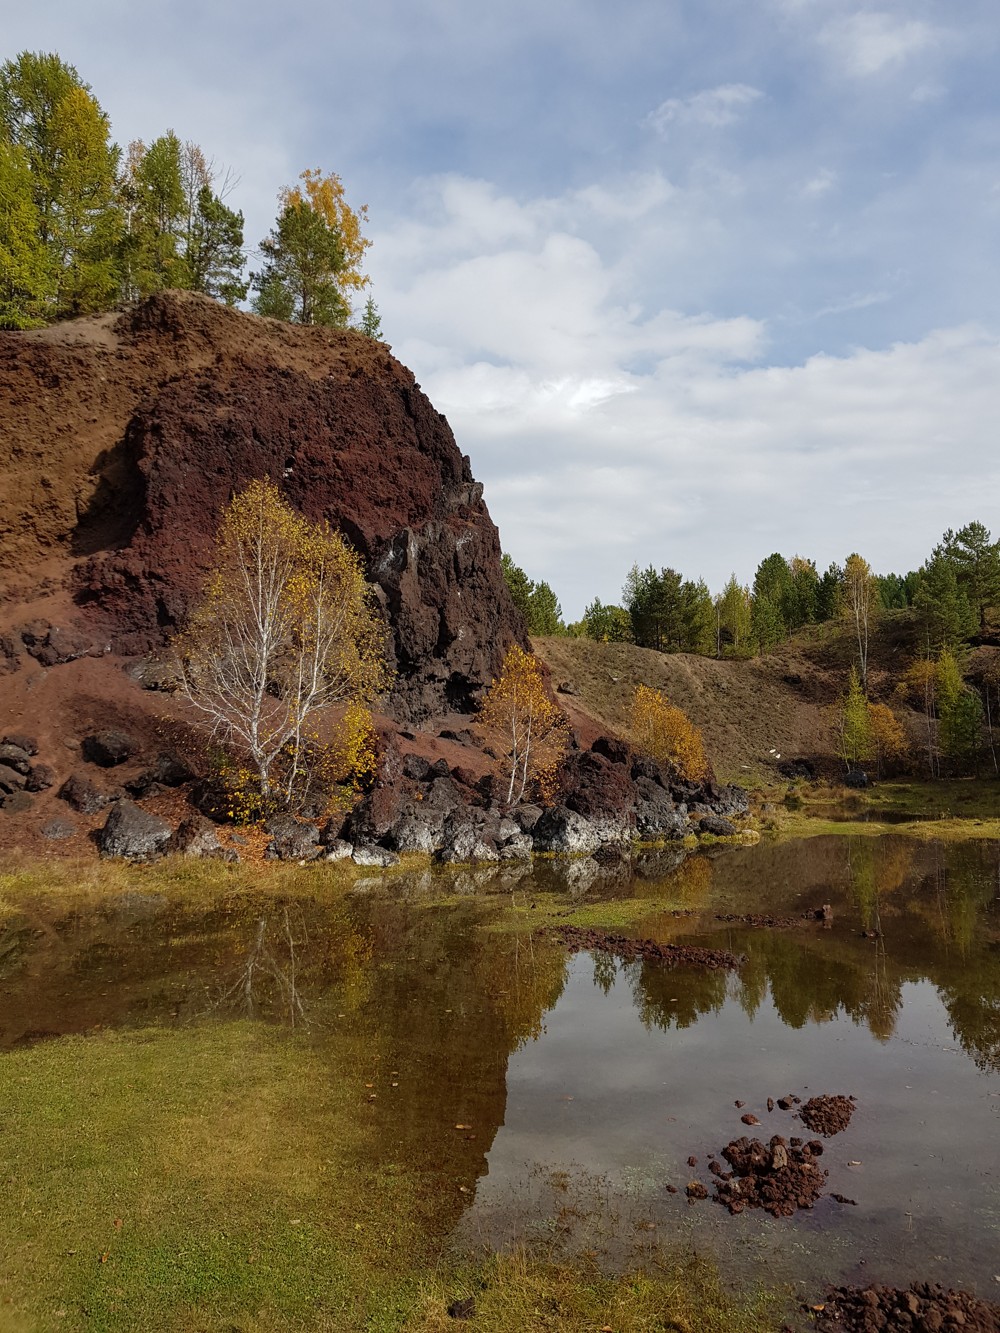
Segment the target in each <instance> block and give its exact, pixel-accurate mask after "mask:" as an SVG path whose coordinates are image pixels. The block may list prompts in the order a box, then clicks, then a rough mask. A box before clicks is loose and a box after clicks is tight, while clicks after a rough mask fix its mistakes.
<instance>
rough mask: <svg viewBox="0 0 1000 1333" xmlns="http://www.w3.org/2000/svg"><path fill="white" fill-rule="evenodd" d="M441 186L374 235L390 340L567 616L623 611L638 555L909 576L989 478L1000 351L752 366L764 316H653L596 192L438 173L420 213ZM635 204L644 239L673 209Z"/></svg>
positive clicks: (724, 569)
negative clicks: (775, 559) (855, 562)
mask: <svg viewBox="0 0 1000 1333" xmlns="http://www.w3.org/2000/svg"><path fill="white" fill-rule="evenodd" d="M435 191H436V192H437V194H436V199H437V202H436V205H435V207H434V209H432V210H431V212H430V213H429V214H428V216H427V217H426V218H425V219H422V220H420V221H414V220H413V219H412V218H411V219H409V220H408V221H407V222H405V223H403V224H401V225H400V227H399V229H398V230H399V232H400V234H402V235H403V236H404V237H405V244H399V243H398V238H397V237H396V236H395V235H394V234H393V233H390V234H388V235H384V236H380V237H379V240H378V247H377V248H378V251H379V252H380V254H381V261H382V265H383V266H382V268H381V270H380V273H379V276H378V289H379V293H380V297H381V298H383V300H384V306H383V311H384V314H385V317H386V321H387V325H388V326H389V327H390V328H392V329H394V330H396V331H397V333H398V336H396V337H395V338H394V342H395V343H396V348H395V350H396V352H397V354H399V355H400V356H401V358H402V359H403V360H404V361H406V362H407V363H408V364H410V365H411V366H412V367H413V368H414V370H415V372H416V373H417V376H418V379H421V380H422V381H423V386H424V388H425V390H426V391H427V392H428V394H429V395H430V397H431V400H432V401H433V402H434V403H435V405H436V406H437V407H438V408H439V410H441V411H443V412H445V413H446V415H447V416H448V418H449V420H450V422H451V425H452V427H453V429H454V431H455V434H456V437H457V439H458V442H459V445H460V447H461V448H462V450H463V452H468V453H470V454H471V456H472V458H473V463H474V468H475V472H476V475H477V477H479V478H480V479H481V480H483V481H484V482H485V483H486V498H487V502H488V504H489V505H490V508H491V512H492V514H493V517H494V520H495V521H496V522H497V523H498V525H499V527H500V530H501V534H502V538H503V543H504V547H505V549H507V550H510V551H511V552H512V553H513V554H514V556H515V559H517V561H518V563H519V564H521V565H522V566H523V567H524V568H525V569H526V570H528V572H529V573H530V574H532V575H533V576H534V577H543V578H546V579H548V581H549V582H550V583H551V584H552V586H553V587H554V588H555V589H556V591H557V593H558V594H559V596H560V597H561V599H562V601H563V606H564V610H565V611H566V612H567V613H568V614H569V615H571V616H576V615H578V614H579V613H580V611H581V610H582V608H583V606H584V604H585V603H586V602H587V601H589V600H591V599H592V598H593V597H594V596H595V595H596V596H600V597H601V598H602V599H604V600H615V599H617V597H618V595H619V592H620V587H621V582H622V580H623V579H624V576H625V574H626V572H627V570H628V568H629V566H630V565H631V564H632V563H633V561H636V560H638V561H639V562H640V563H646V562H649V561H652V562H654V563H660V564H673V565H675V566H677V567H678V568H680V569H682V570H683V571H684V572H685V573H686V574H689V575H691V576H704V577H706V578H707V579H708V580H709V583H710V584H711V585H712V586H713V588H719V587H721V586H722V584H723V582H724V581H725V579H726V577H727V576H728V574H729V572H730V571H731V570H733V569H735V570H736V571H737V573H738V574H739V575H740V577H741V578H743V579H749V578H750V577H752V574H753V570H754V568H755V566H756V564H757V563H758V562H759V561H760V559H762V558H763V557H764V556H765V555H767V554H768V553H769V552H770V551H772V550H782V551H784V552H785V553H786V554H792V553H794V552H801V553H802V554H805V555H809V556H812V557H814V558H815V559H816V560H817V562H818V563H819V564H820V565H821V566H825V565H826V564H829V562H830V561H831V560H833V559H838V560H841V561H842V560H843V558H844V557H845V555H846V554H847V552H848V551H850V550H853V549H857V550H860V551H862V553H864V554H865V555H866V556H867V557H868V558H869V559H870V560H871V561H872V562H873V564H874V565H875V566H876V567H877V568H879V569H881V570H888V569H903V570H905V569H907V568H910V567H913V566H915V565H916V564H919V563H920V561H921V560H922V559H923V558H924V556H925V555H926V552H927V551H928V550H929V549H930V546H931V545H932V544H933V542H934V541H935V540H936V539H937V538H938V537H939V536H940V533H941V532H942V531H943V530H944V528H945V527H948V526H960V525H961V524H962V523H965V522H967V521H968V520H969V519H970V518H973V517H976V516H977V498H978V497H979V496H980V495H982V494H989V493H991V489H992V488H994V487H995V486H996V485H997V483H998V482H1000V459H998V460H997V462H996V463H995V464H994V463H993V462H992V461H991V460H993V458H994V457H995V451H994V450H993V447H992V425H991V423H992V422H994V421H995V420H996V419H997V417H998V416H1000V337H997V336H995V335H993V334H991V333H989V332H987V331H984V330H982V329H980V328H978V327H975V326H962V327H959V328H954V329H943V330H941V331H939V332H936V333H932V334H928V335H927V336H925V337H918V338H915V339H913V340H912V341H908V342H899V343H896V344H894V345H892V346H890V347H889V348H887V349H885V350H881V351H880V350H870V349H865V348H861V349H858V350H855V351H852V352H848V353H846V354H844V355H841V356H829V355H815V356H811V357H809V358H807V359H806V360H805V361H804V362H803V363H802V364H799V365H788V366H782V365H770V366H768V365H765V364H763V361H762V358H763V354H764V352H765V350H766V347H767V329H766V327H765V326H764V325H763V324H762V323H761V322H760V321H758V320H753V319H749V318H747V317H745V316H743V317H735V318H720V317H713V316H712V315H710V314H707V313H703V314H698V315H691V314H686V313H683V312H679V311H677V310H672V309H670V308H668V307H665V306H664V307H659V308H658V307H655V306H654V307H653V308H648V299H647V300H646V301H643V300H642V299H641V298H642V296H643V292H642V285H641V276H640V277H639V278H637V276H636V275H637V274H639V275H641V273H642V271H643V262H642V254H641V253H640V255H639V257H638V258H636V257H635V256H631V257H630V261H629V262H627V263H626V262H625V261H624V260H623V258H622V255H621V254H620V253H619V252H618V251H617V250H616V249H615V248H614V246H612V245H610V244H609V243H608V242H607V239H606V233H605V232H604V230H603V224H604V222H605V221H606V220H607V219H606V218H604V217H602V212H601V209H600V208H595V207H594V199H595V198H601V199H603V198H605V197H607V198H615V197H617V193H616V191H615V190H614V189H613V188H612V187H610V186H608V185H604V186H602V187H601V188H600V189H597V187H594V188H591V189H586V188H584V189H577V190H574V191H571V192H568V193H567V194H565V195H563V196H558V197H548V198H532V199H526V200H523V201H517V200H515V199H514V198H512V197H511V196H503V195H500V194H499V193H497V192H495V191H491V190H490V189H489V188H488V187H483V185H482V183H481V182H466V181H463V180H462V179H460V178H454V179H451V180H450V181H449V182H447V185H446V186H445V184H444V183H442V182H438V183H437V184H436V185H435V184H429V185H428V186H427V192H426V196H425V202H428V203H429V202H430V200H431V199H432V197H433V196H434V195H435ZM639 197H642V190H641V189H637V191H636V198H639ZM650 198H651V199H652V200H653V201H654V202H652V203H650V205H649V209H648V212H649V213H650V222H651V228H652V231H653V232H655V230H656V222H657V219H658V217H659V216H660V214H659V213H658V211H657V210H658V209H662V210H663V213H664V214H673V213H674V212H676V211H677V209H678V208H679V207H680V206H681V204H683V203H685V202H689V201H686V200H685V196H684V195H683V193H682V192H679V191H673V192H671V191H664V190H659V189H654V190H652V191H651V194H650ZM491 200H495V201H496V205H497V213H498V221H497V224H496V226H495V227H491V226H489V225H488V224H487V222H486V221H484V218H483V217H482V215H481V210H482V209H484V208H485V209H487V210H488V209H489V208H490V206H491ZM657 201H658V202H657ZM639 212H640V214H642V216H645V214H644V213H642V210H641V209H640V210H639ZM439 224H440V225H439ZM691 225H692V226H693V227H694V226H696V225H697V223H696V220H692V222H691ZM442 228H443V231H444V233H445V239H444V241H442V237H441V230H442ZM613 234H617V233H616V232H614V229H613ZM483 236H485V237H488V238H489V243H488V244H487V245H485V246H484V247H483V248H481V249H480V250H479V253H473V251H474V250H475V249H476V246H475V244H474V238H476V237H483ZM632 241H633V243H634V244H639V239H638V237H633V238H632ZM626 248H628V247H626ZM651 253H652V252H650V254H651ZM390 256H391V257H392V262H391V263H389V262H388V258H389V257H390ZM648 259H649V255H647V261H648ZM848 290H850V289H848ZM889 296H890V293H889V292H888V291H883V290H859V291H856V292H851V293H850V294H849V295H848V296H846V297H844V298H843V299H841V300H839V301H836V302H833V303H831V304H829V305H828V306H826V307H825V308H824V309H821V310H820V311H818V314H833V313H843V312H847V311H850V310H854V309H862V308H865V307H867V306H869V305H874V304H877V303H879V302H883V301H886V300H888V299H889ZM637 298H639V299H637ZM984 517H985V518H986V521H988V517H989V516H988V515H984Z"/></svg>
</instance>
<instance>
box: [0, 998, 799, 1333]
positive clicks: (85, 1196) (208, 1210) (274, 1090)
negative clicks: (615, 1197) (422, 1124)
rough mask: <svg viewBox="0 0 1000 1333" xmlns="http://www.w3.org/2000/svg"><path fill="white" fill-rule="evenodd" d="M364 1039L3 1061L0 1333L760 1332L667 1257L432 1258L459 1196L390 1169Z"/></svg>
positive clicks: (762, 1323)
mask: <svg viewBox="0 0 1000 1333" xmlns="http://www.w3.org/2000/svg"><path fill="white" fill-rule="evenodd" d="M378 1040H379V1035H378V1033H376V1032H373V1031H371V1030H370V1029H369V1028H368V1027H367V1025H366V1024H365V1022H364V1021H356V1022H349V1023H345V1024H342V1025H341V1026H340V1028H339V1029H338V1030H336V1031H335V1032H332V1033H325V1034H323V1036H322V1037H321V1038H317V1037H316V1036H315V1035H302V1034H292V1033H289V1032H288V1031H287V1030H282V1029H279V1028H276V1027H268V1026H266V1025H262V1024H251V1023H248V1022H245V1021H227V1022H211V1023H206V1024H204V1025H202V1026H199V1027H196V1028H185V1029H184V1030H178V1031H167V1030H163V1029H162V1028H156V1029H146V1030H140V1031H131V1032H123V1033H105V1034H95V1035H91V1036H87V1037H78V1038H63V1039H59V1040H55V1041H48V1042H43V1043H39V1044H37V1045H35V1046H33V1047H31V1048H29V1049H25V1050H19V1051H14V1052H11V1053H8V1054H7V1055H5V1056H3V1057H0V1124H2V1125H3V1140H4V1166H5V1172H4V1174H5V1177H6V1179H5V1185H6V1188H5V1198H4V1203H3V1206H2V1208H0V1272H2V1278H0V1329H4V1330H15V1329H17V1330H29V1329H30V1330H38V1331H39V1333H42V1331H45V1333H47V1331H48V1330H52V1329H88V1330H95V1331H96V1330H100V1331H101V1333H104V1331H105V1330H106V1331H107V1333H112V1331H116V1330H126V1329H128V1330H133V1329H157V1330H199V1333H222V1331H223V1330H225V1331H226V1333H232V1331H233V1330H244V1331H245V1333H272V1331H274V1333H277V1330H279V1329H280V1330H288V1329H303V1330H306V1329H317V1330H318V1329H332V1328H336V1329H358V1330H361V1329H365V1330H396V1329H413V1330H424V1331H425V1333H431V1331H432V1330H435V1331H436V1330H444V1329H447V1328H451V1327H454V1326H455V1325H454V1323H453V1321H452V1320H451V1319H450V1318H449V1317H448V1316H447V1313H446V1312H447V1307H448V1305H449V1304H450V1303H451V1302H453V1301H455V1300H459V1299H463V1298H467V1297H469V1296H472V1297H474V1299H475V1302H476V1310H477V1314H476V1318H475V1320H474V1322H473V1323H472V1325H471V1326H472V1327H474V1328H478V1329H488V1330H511V1329H547V1328H559V1329H567V1330H576V1329H579V1330H584V1329H586V1330H595V1329H600V1328H603V1327H606V1326H609V1327H611V1328H613V1329H614V1330H616V1333H627V1331H630V1330H634V1331H635V1333H639V1330H642V1331H643V1333H651V1331H652V1330H657V1329H690V1330H704V1333H715V1331H716V1330H718V1331H719V1333H721V1330H724V1329H725V1330H729V1329H732V1328H740V1329H742V1330H748V1331H752V1330H764V1329H769V1328H774V1327H776V1326H777V1321H776V1316H775V1315H774V1309H775V1306H774V1303H773V1301H771V1300H768V1299H767V1298H766V1297H765V1296H764V1295H762V1294H759V1293H758V1294H755V1295H753V1296H752V1297H749V1298H741V1299H737V1298H735V1297H733V1296H731V1295H727V1294H726V1293H725V1292H724V1291H723V1290H722V1289H721V1287H720V1286H719V1283H718V1280H717V1278H716V1276H715V1274H714V1272H713V1270H712V1269H711V1267H710V1266H709V1265H705V1264H692V1263H690V1262H689V1261H686V1260H684V1259H682V1258H678V1257H671V1256H668V1255H663V1256H660V1258H659V1260H658V1262H657V1263H656V1264H654V1266H653V1268H652V1270H651V1271H647V1272H645V1273H644V1274H642V1275H625V1276H607V1275H602V1274H601V1273H599V1272H598V1271H597V1270H596V1269H594V1268H592V1267H590V1266H588V1265H586V1264H581V1265H572V1264H567V1263H560V1262H555V1261H549V1260H547V1259H546V1257H545V1256H544V1255H534V1256H532V1257H528V1256H527V1255H525V1254H513V1255H506V1256H493V1255H484V1256H481V1257H479V1258H472V1259H470V1258H460V1257H458V1256H452V1255H449V1254H448V1252H447V1246H446V1244H445V1239H446V1235H447V1232H448V1229H449V1227H450V1224H451V1222H452V1220H453V1217H454V1213H455V1208H456V1202H457V1201H459V1200H460V1199H461V1197H462V1196H461V1193H460V1191H463V1190H467V1188H468V1187H466V1186H463V1185H460V1184H459V1181H458V1180H457V1179H455V1178H449V1176H448V1175H447V1173H444V1174H443V1175H442V1176H440V1177H437V1178H434V1177H430V1176H429V1175H428V1174H427V1172H426V1170H425V1169H424V1168H423V1165H422V1163H421V1162H420V1161H419V1159H418V1160H417V1161H414V1162H412V1163H410V1162H407V1161H406V1160H401V1159H400V1157H399V1155H398V1154H397V1152H395V1151H394V1142H393V1138H392V1129H393V1120H392V1117H391V1116H390V1117H389V1118H388V1120H387V1119H386V1118H385V1116H380V1114H379V1113H378V1112H377V1111H376V1109H375V1107H376V1105H377V1104H376V1103H373V1102H372V1101H371V1100H370V1096H371V1094H370V1093H369V1092H367V1091H366V1087H370V1086H371V1082H372V1073H371V1071H372V1068H373V1059H372V1057H373V1048H374V1046H375V1045H377V1043H378ZM380 1086H384V1085H380ZM449 1128H450V1126H449ZM387 1130H388V1131H389V1133H388V1134H387V1133H386V1131H387Z"/></svg>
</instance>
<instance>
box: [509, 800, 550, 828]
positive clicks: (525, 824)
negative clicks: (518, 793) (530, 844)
mask: <svg viewBox="0 0 1000 1333" xmlns="http://www.w3.org/2000/svg"><path fill="white" fill-rule="evenodd" d="M542 814H543V811H542V807H541V806H540V805H516V806H515V807H514V809H513V810H512V811H511V812H510V817H511V819H512V820H513V821H514V823H515V824H516V825H517V827H518V828H519V829H520V830H521V832H522V833H531V832H532V830H533V829H534V827H535V825H536V824H537V823H538V821H539V820H540V819H541V817H542Z"/></svg>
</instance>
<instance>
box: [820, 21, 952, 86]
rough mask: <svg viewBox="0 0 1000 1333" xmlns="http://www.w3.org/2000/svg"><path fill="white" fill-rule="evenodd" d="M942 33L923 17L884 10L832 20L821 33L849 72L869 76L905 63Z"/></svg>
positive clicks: (821, 36)
mask: <svg viewBox="0 0 1000 1333" xmlns="http://www.w3.org/2000/svg"><path fill="white" fill-rule="evenodd" d="M939 36H940V34H939V32H938V30H937V29H935V28H934V27H932V26H931V25H930V24H929V23H925V22H923V21H922V20H921V19H903V18H899V17H897V16H896V15H894V14H890V13H886V12H885V11H882V10H867V11H862V12H859V13H855V14H848V15H843V16H841V17H838V18H836V19H832V20H831V21H830V22H829V23H827V24H826V25H825V26H824V28H823V29H822V31H821V33H820V41H821V42H822V43H823V44H824V45H825V46H827V47H828V48H829V49H830V50H831V51H832V52H833V54H834V56H835V57H836V58H837V60H838V61H839V62H840V63H841V64H842V65H843V67H844V68H845V69H846V71H847V72H848V73H849V74H851V75H853V76H854V77H856V78H869V77H871V76H872V75H874V74H880V73H881V72H882V71H883V70H884V69H887V68H889V67H890V66H896V65H901V64H903V63H904V62H905V61H906V60H908V59H909V58H910V57H911V56H913V55H915V54H916V53H917V52H919V51H923V50H926V49H927V48H928V47H929V46H932V45H933V44H934V43H935V42H936V41H937V40H938V39H939Z"/></svg>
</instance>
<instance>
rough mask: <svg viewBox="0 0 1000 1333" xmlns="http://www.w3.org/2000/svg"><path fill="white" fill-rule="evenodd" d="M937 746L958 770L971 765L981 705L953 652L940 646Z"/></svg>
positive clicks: (974, 760) (976, 752) (976, 755)
mask: <svg viewBox="0 0 1000 1333" xmlns="http://www.w3.org/2000/svg"><path fill="white" fill-rule="evenodd" d="M936 676H937V714H938V746H939V748H940V751H941V754H942V755H943V756H944V757H945V758H946V759H950V760H952V762H953V764H955V765H956V766H958V767H959V768H960V769H963V770H964V769H967V768H969V767H974V766H975V765H976V764H977V761H978V758H979V749H980V738H981V732H982V724H983V705H982V701H981V700H980V698H979V695H978V694H977V693H976V691H975V690H971V689H969V687H968V686H967V685H966V683H965V681H964V679H963V677H962V671H961V668H960V667H959V664H958V661H957V659H956V658H955V655H954V653H952V652H950V651H949V650H948V649H947V648H945V649H943V650H942V652H941V655H940V656H939V658H938V661H937V672H936Z"/></svg>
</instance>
